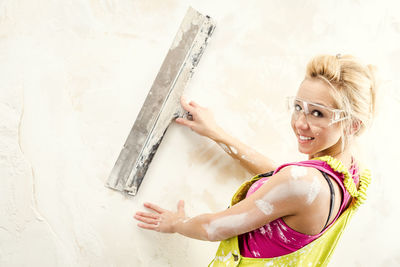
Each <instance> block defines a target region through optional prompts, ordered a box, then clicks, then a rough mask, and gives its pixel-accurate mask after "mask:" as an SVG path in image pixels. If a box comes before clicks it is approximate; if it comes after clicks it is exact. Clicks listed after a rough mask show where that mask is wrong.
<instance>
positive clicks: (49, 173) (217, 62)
mask: <svg viewBox="0 0 400 267" xmlns="http://www.w3.org/2000/svg"><path fill="white" fill-rule="evenodd" d="M60 3H61V2H57V3H55V2H54V3H51V2H32V1H27V0H22V1H11V0H5V1H3V2H2V5H1V6H0V37H1V38H0V48H1V49H0V58H1V59H2V63H3V64H0V73H1V74H0V82H1V83H0V84H1V86H0V110H1V112H0V116H1V120H0V162H1V164H0V171H1V176H2V179H1V186H0V207H1V209H0V214H1V216H0V265H1V266H24V265H25V266H26V265H28V264H29V265H31V266H143V267H146V266H151V267H153V266H156V267H157V266H174V267H175V266H178V267H179V266H206V265H207V264H208V263H209V261H210V260H211V259H212V257H213V254H214V253H215V251H216V248H217V246H218V243H207V242H202V241H196V240H189V239H185V238H182V237H180V236H178V235H159V234H157V233H150V232H145V231H142V230H138V229H137V227H136V226H135V222H134V221H133V219H132V215H133V213H134V211H136V210H138V209H141V203H142V202H143V201H153V202H155V203H157V204H160V205H163V206H164V207H165V208H169V209H175V208H176V203H177V201H178V200H179V199H181V198H183V199H184V200H185V202H186V207H187V210H188V213H189V215H190V216H194V215H197V214H199V213H202V212H210V211H217V210H222V209H225V208H226V207H227V205H228V203H229V200H230V197H231V195H232V194H233V192H234V191H235V189H236V187H237V186H238V185H239V184H240V182H241V181H242V180H243V179H245V178H250V175H248V174H247V173H246V171H245V170H244V169H243V168H242V167H241V166H239V164H238V162H237V161H235V160H233V159H232V158H230V157H229V155H227V154H226V153H225V152H224V151H223V150H222V149H221V147H219V146H218V145H217V144H214V143H210V142H209V141H208V140H206V139H205V138H203V137H194V133H193V132H192V131H190V130H185V129H184V128H183V127H181V126H173V127H171V128H170V129H169V130H168V133H167V134H166V136H165V137H164V141H163V143H162V144H161V146H160V148H159V149H158V151H157V154H156V156H155V158H154V162H153V164H152V167H150V169H149V170H148V173H147V176H146V179H145V180H144V182H143V184H142V186H141V189H140V191H139V194H138V196H137V198H134V199H125V198H124V197H123V196H121V195H119V194H116V193H115V192H113V191H111V190H109V189H107V188H105V187H104V182H105V180H106V178H107V176H108V174H109V172H110V170H111V168H112V166H113V164H114V163H115V160H116V158H117V156H118V153H119V152H120V149H121V147H122V144H123V142H124V141H125V139H126V136H127V134H128V132H129V130H130V128H131V127H132V123H133V121H134V118H135V116H136V115H137V114H138V112H139V110H140V107H141V104H142V103H143V101H144V99H145V97H146V95H147V93H148V90H149V88H150V87H151V84H152V82H153V81H154V78H155V75H156V73H157V72H158V70H159V67H160V65H161V60H162V59H163V58H164V57H165V55H166V53H167V50H168V49H169V47H170V44H171V42H172V40H173V37H174V36H175V34H176V30H177V28H178V27H179V24H180V22H181V19H182V18H183V16H184V14H185V12H186V9H187V6H188V5H189V4H190V5H192V6H193V7H195V8H197V9H198V10H199V11H201V12H204V13H208V14H210V15H211V17H213V18H215V19H216V20H217V28H216V31H215V32H214V35H213V38H212V40H211V41H210V44H209V46H208V47H207V52H206V53H205V54H204V55H203V56H202V59H201V63H200V65H199V66H198V69H197V70H196V74H195V75H194V76H193V80H191V83H190V86H189V87H188V88H187V91H185V94H187V95H188V96H190V97H191V98H193V99H194V100H196V101H197V102H198V103H200V104H203V105H205V106H208V107H209V108H210V109H211V110H212V111H213V112H214V113H215V115H216V118H217V120H218V122H219V124H220V125H221V126H222V127H223V128H224V129H225V130H226V131H228V132H230V133H232V135H234V136H235V137H237V138H238V139H240V140H242V141H243V142H244V143H247V144H250V145H252V146H254V147H255V148H256V149H257V151H260V152H263V153H265V154H266V155H270V156H273V157H274V158H276V159H278V160H276V162H281V161H285V162H287V161H291V160H293V159H296V160H297V159H304V157H303V156H302V155H300V154H297V152H296V146H297V144H296V140H295V139H294V138H293V136H292V133H291V129H290V125H289V124H288V123H287V122H284V121H283V120H282V119H281V118H282V117H283V115H282V114H283V112H284V109H283V108H281V105H282V106H284V103H282V101H283V98H282V97H284V96H286V95H293V94H294V93H295V90H296V89H297V87H298V85H299V84H300V81H301V79H302V78H303V76H304V68H305V64H306V63H307V61H308V60H309V59H310V58H311V56H313V55H315V54H317V53H331V54H336V53H338V52H340V53H353V54H356V55H358V56H360V57H362V58H363V59H365V60H366V61H367V62H368V63H369V62H370V63H375V64H378V65H380V67H381V69H382V70H383V71H382V73H383V75H384V80H385V81H386V83H385V85H386V88H385V89H386V91H385V90H384V92H387V94H386V95H387V96H385V100H384V102H383V103H384V105H382V109H381V115H380V116H379V117H378V120H377V121H376V124H375V125H376V126H378V127H377V128H375V130H374V132H373V133H372V135H371V138H372V140H373V141H372V142H371V140H366V141H365V144H367V145H372V148H371V149H370V150H369V152H370V153H364V154H362V155H364V157H366V159H368V157H370V158H372V159H373V160H370V161H369V162H372V164H370V165H371V167H375V169H377V171H375V174H376V175H375V176H374V182H375V183H373V184H372V185H371V191H370V192H369V194H370V197H369V200H368V201H367V203H369V204H368V205H366V206H365V207H363V208H362V209H360V211H359V213H358V214H357V215H359V216H358V217H355V218H354V221H353V222H352V223H351V224H350V226H349V229H347V230H346V233H345V234H344V235H343V238H342V240H341V242H339V244H338V248H337V251H336V252H335V254H334V255H333V258H332V262H331V264H332V265H333V266H336V265H337V266H355V265H362V266H387V265H396V264H398V263H399V262H398V257H397V256H394V255H397V254H398V253H397V251H398V250H399V244H398V242H396V240H388V239H387V238H386V237H387V236H388V235H392V236H396V235H400V233H398V230H397V229H398V227H397V221H398V218H397V217H398V214H399V213H398V212H396V211H397V210H398V205H397V204H396V203H397V202H396V199H395V198H394V197H393V196H395V195H396V192H395V190H396V188H398V181H397V180H396V179H395V177H396V173H397V170H396V168H395V166H397V163H396V160H397V158H398V157H397V156H396V154H395V153H394V151H395V150H393V149H392V148H393V147H394V146H395V145H397V144H398V138H397V135H396V133H397V132H398V130H399V129H398V126H397V125H393V124H391V123H388V122H392V121H396V119H397V117H396V114H398V113H399V109H398V108H399V107H398V105H396V104H397V102H398V97H397V96H398V94H396V90H395V89H393V88H396V85H398V84H400V82H399V81H398V75H397V73H396V71H397V70H398V69H399V66H398V62H400V58H399V55H400V53H399V52H398V47H399V45H398V43H399V35H398V25H399V19H398V14H397V13H396V12H397V10H399V6H398V5H399V4H398V2H397V1H387V2H385V4H384V5H382V4H381V3H372V2H363V3H360V2H359V1H348V2H340V3H338V2H337V1H328V2H326V3H323V4H322V3H320V2H319V1H311V2H309V3H308V4H307V5H303V4H302V3H300V2H299V3H297V4H296V3H293V2H285V1H283V2H276V1H256V2H254V3H253V5H248V4H247V3H246V4H243V2H240V1H237V2H232V1H219V2H215V1H170V2H163V3H161V4H160V3H159V1H134V2H132V1H119V2H117V1H102V2H101V1H100V2H82V1H68V2H62V3H61V4H60ZM31 10H35V12H31ZM238 10H240V11H241V16H240V17H237V16H236V15H235V14H237V11H238ZM354 10H357V15H354V14H355V13H354ZM266 14H267V16H266ZM297 15H301V17H303V18H305V19H304V20H301V21H299V20H298V19H295V18H298V17H299V16H297ZM283 17H287V18H293V19H288V20H282V18H283ZM243 21H246V23H243ZM304 29H307V30H306V31H304ZM317 41H318V42H317ZM227 44H228V45H227ZM299 51H301V52H299ZM387 86H389V87H390V88H389V89H390V90H388V88H387ZM384 95H385V94H384ZM392 95H395V97H397V98H393V97H392ZM188 99H189V98H188ZM22 114H23V115H22ZM387 125H391V127H392V128H390V129H389V130H388V128H387V127H388V126H387ZM18 129H19V130H18ZM382 136H385V138H384V139H382V138H381V137H382ZM282 143H283V145H281V144H282ZM387 143H390V144H393V145H391V146H390V148H388V147H387ZM368 155H370V156H368ZM381 155H385V157H382V156H381ZM171 159H173V160H171ZM237 166H238V167H237ZM171 192H174V193H173V194H172V193H171ZM175 192H176V193H175ZM210 196H212V197H213V199H211V198H210ZM383 203H384V204H383ZM214 209H215V210H214ZM378 226H379V227H378ZM370 229H374V231H370ZM266 230H267V229H266ZM365 232H368V233H369V234H368V238H366V235H365ZM376 243H379V244H382V246H380V247H379V248H376V246H375V244H376ZM354 244H357V246H354ZM371 248H374V253H373V254H372V253H369V252H371V251H372V250H371ZM368 253H369V254H368ZM367 254H368V255H380V257H373V256H371V257H365V255H367Z"/></svg>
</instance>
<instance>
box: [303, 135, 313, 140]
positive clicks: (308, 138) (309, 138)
mask: <svg viewBox="0 0 400 267" xmlns="http://www.w3.org/2000/svg"><path fill="white" fill-rule="evenodd" d="M311 139H314V138H313V137H306V136H302V135H300V140H311Z"/></svg>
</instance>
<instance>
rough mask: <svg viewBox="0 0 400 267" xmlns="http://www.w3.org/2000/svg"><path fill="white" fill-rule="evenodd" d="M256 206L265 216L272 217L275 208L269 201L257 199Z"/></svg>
mask: <svg viewBox="0 0 400 267" xmlns="http://www.w3.org/2000/svg"><path fill="white" fill-rule="evenodd" d="M255 204H256V206H257V208H259V209H260V210H261V211H262V212H263V213H264V214H265V215H270V214H271V213H272V212H273V211H274V206H273V205H272V204H271V203H269V202H268V200H267V199H264V198H262V199H257V200H256V201H255Z"/></svg>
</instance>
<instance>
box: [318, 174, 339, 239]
mask: <svg viewBox="0 0 400 267" xmlns="http://www.w3.org/2000/svg"><path fill="white" fill-rule="evenodd" d="M320 172H321V173H322V175H323V176H324V178H325V180H326V181H327V182H328V184H329V188H330V190H331V205H330V208H329V214H328V220H326V223H325V225H324V228H322V231H324V230H325V228H326V226H327V225H328V222H329V219H330V218H331V216H332V211H333V208H334V206H335V189H334V188H333V184H332V181H331V179H330V178H329V176H328V175H327V174H326V173H325V172H323V171H321V170H320ZM322 231H321V232H322Z"/></svg>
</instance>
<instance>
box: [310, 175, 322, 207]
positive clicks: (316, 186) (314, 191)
mask: <svg viewBox="0 0 400 267" xmlns="http://www.w3.org/2000/svg"><path fill="white" fill-rule="evenodd" d="M320 191H321V183H320V181H319V180H318V177H317V176H314V177H313V181H312V183H311V185H310V190H309V192H308V194H307V204H311V203H313V201H314V199H315V198H316V197H317V195H318V193H319V192H320Z"/></svg>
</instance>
